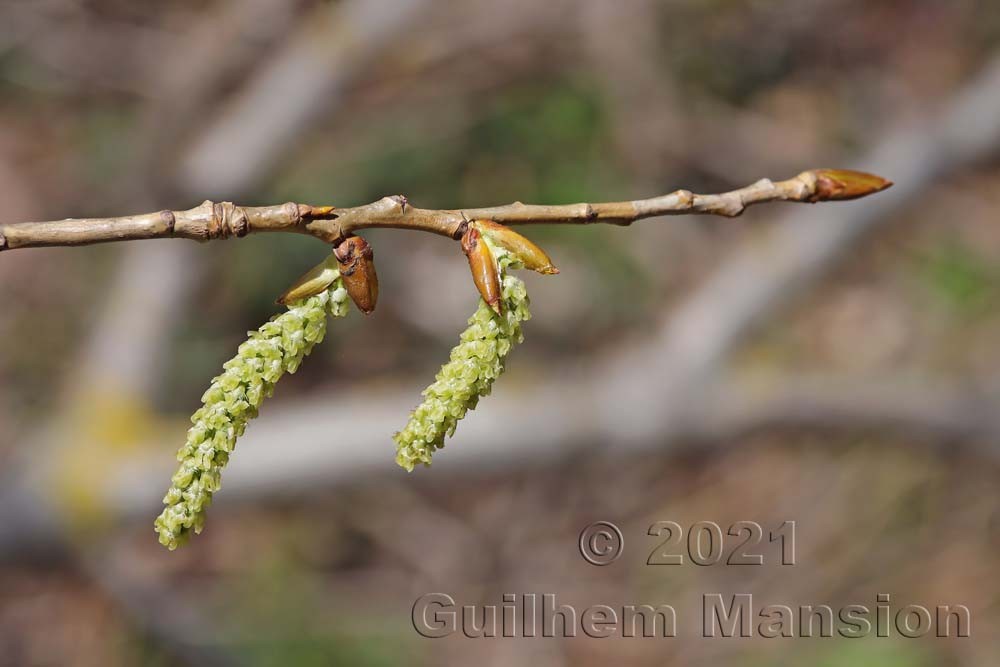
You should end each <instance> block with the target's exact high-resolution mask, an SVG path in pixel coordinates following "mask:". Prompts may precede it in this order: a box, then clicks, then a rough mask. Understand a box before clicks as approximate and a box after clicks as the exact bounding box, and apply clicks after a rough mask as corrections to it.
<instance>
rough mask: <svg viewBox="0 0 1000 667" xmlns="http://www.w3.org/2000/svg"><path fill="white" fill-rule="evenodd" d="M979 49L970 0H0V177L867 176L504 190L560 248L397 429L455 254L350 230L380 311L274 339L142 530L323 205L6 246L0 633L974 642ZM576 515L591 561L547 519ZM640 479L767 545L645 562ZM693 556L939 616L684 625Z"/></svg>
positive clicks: (585, 650)
mask: <svg viewBox="0 0 1000 667" xmlns="http://www.w3.org/2000/svg"><path fill="white" fill-rule="evenodd" d="M998 49H1000V5H998V4H997V3H996V2H993V1H991V0H952V1H951V2H938V1H935V0H909V1H905V0H877V1H871V0H807V1H800V2H794V3H791V2H762V1H751V0H716V1H713V2H706V1H703V0H702V1H699V0H662V1H654V0H630V1H629V2H609V1H606V0H587V1H583V0H576V1H572V2H571V1H569V0H548V1H547V2H537V1H534V0H510V1H508V2H502V3H499V2H490V1H487V0H473V1H470V2H464V3H460V4H459V3H443V2H430V1H428V0H396V1H391V2H390V1H389V0H341V1H340V2H319V1H315V0H294V1H286V2H278V1H277V0H241V1H234V0H184V1H181V2H171V3H135V2H126V1H124V0H89V1H85V0H36V1H31V2H29V1H26V0H21V1H7V2H4V3H3V4H2V5H0V220H3V221H4V222H17V221H26V220H46V219H58V218H62V217H68V216H74V217H82V216H97V215H122V214H126V213H133V212H144V211H153V210H157V209H161V208H175V209H179V208H188V207H190V206H193V205H196V204H197V203H199V202H201V201H202V200H203V199H206V198H211V199H213V200H215V201H220V200H224V199H231V200H235V201H237V202H239V203H242V204H270V203H281V202H285V201H295V202H304V203H311V204H334V205H338V206H351V205H356V204H361V203H366V202H368V201H372V200H375V199H378V198H379V197H381V196H383V195H387V194H394V193H403V194H405V195H407V196H408V197H409V199H410V201H411V202H412V203H413V204H414V205H417V206H421V207H427V208H459V207H472V206H486V205H492V204H501V203H507V202H510V201H513V200H521V201H525V202H538V203H570V202H576V201H605V200H619V199H629V198H638V197H649V196H654V195H658V194H663V193H666V192H669V191H671V190H674V189H676V188H680V187H684V188H689V189H692V190H694V191H696V192H718V191H723V190H728V189H731V188H734V187H740V186H743V185H746V184H748V183H750V182H752V181H755V180H757V179H758V178H762V177H770V178H786V177H790V176H793V175H795V174H796V173H798V172H800V171H802V170H804V169H809V168H815V167H856V168H863V169H868V170H871V171H875V172H877V173H879V174H881V175H883V176H885V177H887V178H890V179H892V180H894V181H895V182H896V186H895V187H894V188H893V189H892V190H889V191H887V192H885V193H882V194H880V195H878V196H876V197H873V198H870V199H866V200H863V201H859V202H849V203H837V204H827V205H818V206H802V205H792V204H771V205H763V206H758V207H754V208H753V209H751V210H750V211H748V212H747V214H746V215H745V216H743V217H742V218H739V219H737V220H728V219H721V218H720V219H716V218H707V217H706V218H697V217H675V218H668V219H658V220H648V221H643V222H640V223H637V224H635V225H633V226H632V227H629V228H617V227H608V226H599V225H595V226H588V227H531V228H529V229H528V230H527V232H526V233H527V234H528V235H529V236H531V237H532V239H534V240H536V241H537V242H539V243H540V244H542V245H543V246H544V247H545V248H546V249H547V250H548V251H549V253H550V254H551V255H552V257H553V258H554V260H555V262H556V264H557V265H558V266H559V267H560V268H561V269H562V273H561V275H559V276H557V277H552V278H547V277H542V276H536V275H529V276H526V277H525V279H526V281H527V283H528V288H529V293H530V294H531V296H532V303H533V312H534V319H533V320H532V321H531V322H529V323H528V324H527V325H526V327H525V333H526V340H525V342H524V344H523V346H521V347H519V348H518V349H516V350H515V351H514V353H513V354H512V356H511V358H510V360H509V364H508V372H507V374H506V375H505V376H504V377H503V378H501V380H500V381H499V382H498V383H497V385H496V387H495V390H494V393H493V395H492V396H491V397H490V398H488V399H486V400H484V401H483V402H482V403H481V404H480V407H479V408H478V409H477V410H476V412H475V413H473V414H472V415H471V416H470V417H469V418H468V419H467V420H466V421H465V422H463V423H461V424H460V425H459V428H458V431H457V434H456V436H455V437H454V438H453V439H452V440H450V441H449V443H448V446H447V447H446V448H445V449H444V450H443V451H441V452H439V453H438V454H437V456H436V457H435V464H434V466H433V468H430V469H418V470H416V471H414V472H413V473H412V474H409V475H407V474H406V473H404V472H403V471H402V470H401V469H399V468H397V467H395V465H394V463H393V455H394V445H393V443H392V441H391V439H390V438H391V435H392V433H393V432H394V431H396V430H398V429H399V428H401V427H402V426H403V424H404V423H405V421H406V417H407V414H408V410H409V409H411V408H412V407H413V406H414V405H416V403H417V402H418V401H419V398H420V391H421V390H422V389H423V388H424V386H426V385H427V384H428V383H429V382H430V381H431V379H432V378H433V375H434V373H435V372H436V370H437V368H438V367H439V366H440V364H441V363H443V362H444V361H445V360H446V359H447V355H448V351H449V349H450V347H451V346H452V345H453V344H454V343H455V341H456V339H457V335H458V332H459V331H460V330H461V329H462V328H463V326H464V323H465V319H466V318H467V317H468V316H469V315H470V314H471V313H472V311H473V310H474V308H475V304H476V298H477V296H476V293H475V291H474V288H473V287H472V284H471V281H469V280H468V278H467V271H468V268H467V265H466V262H465V259H464V257H463V256H462V255H461V254H460V253H459V251H458V247H457V245H456V244H454V243H451V242H449V241H447V240H445V239H442V238H439V237H432V236H430V235H427V234H414V233H409V232H399V231H391V230H389V231H385V230H380V231H373V232H371V233H370V234H367V237H368V238H369V240H370V241H371V243H372V245H373V246H374V247H375V250H376V257H377V259H378V271H379V276H380V280H381V295H382V296H381V299H380V303H379V309H378V311H377V312H376V313H375V314H374V315H372V316H371V317H368V318H363V317H361V316H359V315H357V314H356V313H352V315H351V316H350V317H348V318H347V319H346V320H344V321H337V322H335V323H333V324H332V325H331V328H330V331H329V333H328V336H327V340H326V341H325V342H324V343H323V345H322V346H320V347H318V348H317V349H316V350H315V351H314V352H313V354H312V356H311V357H310V358H309V359H308V360H307V362H306V363H305V364H304V365H303V367H302V369H301V370H300V371H299V372H298V373H296V374H295V375H294V376H289V377H286V378H285V379H284V380H283V381H282V382H281V383H280V385H279V386H278V388H277V392H276V395H275V397H274V398H273V399H271V400H269V401H267V402H266V403H265V405H264V406H263V410H262V415H261V417H260V418H259V419H258V420H257V421H255V422H253V423H251V425H250V427H249V429H248V432H247V435H246V437H245V439H243V440H241V442H240V445H239V447H238V450H237V452H236V454H235V456H234V458H233V461H232V463H231V464H230V466H229V467H228V468H227V470H226V474H225V477H224V480H225V481H224V485H223V489H222V491H221V492H220V493H219V494H218V495H217V497H216V502H215V504H214V506H213V508H212V510H211V511H210V513H209V517H208V524H207V527H206V530H205V532H204V533H203V534H202V535H201V536H200V537H197V538H195V539H193V540H192V542H191V543H190V544H189V545H188V546H187V547H186V548H184V549H182V550H179V551H177V552H174V553H168V552H167V551H166V550H164V549H162V548H161V547H160V546H159V545H158V544H157V542H156V536H155V534H154V533H153V530H152V520H153V518H154V517H155V516H156V514H157V513H158V511H159V506H160V505H159V503H160V499H161V497H162V494H163V493H164V491H165V490H166V487H167V484H168V481H169V478H170V475H171V473H172V469H173V466H174V463H175V461H174V454H175V452H176V450H177V448H178V447H179V446H180V445H181V444H182V442H183V440H184V432H185V429H186V427H187V419H188V416H189V415H190V413H191V412H193V411H194V410H195V408H197V407H198V405H199V400H198V399H199V397H200V396H201V393H202V392H203V391H204V389H205V387H206V386H207V384H208V382H209V380H210V379H211V378H212V377H213V376H214V375H215V374H216V373H217V372H218V371H219V369H220V368H221V365H222V363H223V362H224V361H225V360H227V359H228V358H229V357H230V356H232V354H233V352H234V351H235V349H236V347H237V346H238V344H239V343H240V342H241V340H242V339H243V336H244V333H245V332H246V331H247V330H249V329H254V328H256V327H257V326H259V325H260V323H262V322H263V321H265V320H266V319H267V318H268V317H269V316H270V315H272V314H273V313H275V312H276V311H277V307H276V306H275V305H274V298H275V297H276V295H278V294H279V293H280V292H281V291H282V290H283V289H284V288H285V287H286V286H287V285H288V283H289V282H290V281H291V280H293V279H294V278H295V277H296V276H298V275H299V274H300V273H301V272H302V271H303V270H304V269H306V268H308V267H309V266H311V265H312V264H314V263H316V262H318V261H319V260H320V259H321V258H322V257H323V256H324V253H326V252H328V250H326V249H325V248H324V247H323V246H322V245H321V244H319V243H318V242H317V241H316V240H315V239H312V238H309V237H296V236H294V235H264V236H251V237H248V238H245V239H241V240H238V241H233V240H231V241H228V242H221V241H220V242H213V243H209V244H204V245H199V244H196V243H192V242H189V241H183V240H171V241H144V242H135V243H129V244H120V245H105V246H91V247H85V248H76V249H66V248H53V249H32V250H19V251H16V252H6V253H2V254H0V300H2V302H3V304H4V307H3V309H2V310H0V350H2V354H0V475H2V481H0V664H3V665H81V666H87V665H101V666H109V665H176V664H190V665H215V664H225V665H282V666H285V665H296V666H297V665H307V666H311V665H317V666H318V665H334V664H352V665H397V664H428V665H467V664H482V665H507V664H537V665H597V664H608V663H609V662H612V661H613V662H615V663H619V664H637V665H654V664H656V665H665V664H666V665H703V664H704V665H707V664H713V665H714V664H719V663H737V664H744V665H775V664H778V665H793V664H794V665H798V664H813V665H829V666H834V665H984V666H985V665H994V664H996V661H997V659H998V658H1000V638H998V637H997V635H996V632H995V628H996V627H997V624H998V622H1000V585H998V584H997V580H996V575H995V573H996V569H997V566H998V565H1000V558H998V557H997V552H998V550H1000V502H998V501H1000V492H998V481H1000V466H998V462H1000V414H998V410H997V406H998V401H1000V344H998V342H1000V310H998V305H1000V224H998V222H997V210H998V207H1000V162H998V160H997V157H998V156H1000V50H998ZM597 520H607V521H613V522H615V523H616V524H618V525H619V526H620V527H621V529H622V532H623V534H624V536H625V549H624V553H623V555H622V557H621V558H620V559H619V560H618V561H616V562H615V563H614V564H612V565H610V566H608V567H594V566H592V565H589V564H588V563H587V562H585V561H584V560H583V559H582V558H581V557H580V554H579V553H578V550H577V539H578V536H579V533H580V531H581V529H582V528H583V527H584V526H586V525H587V524H589V523H591V522H593V521H597ZM660 520H673V521H676V522H678V523H680V524H681V525H683V526H690V525H691V524H692V523H694V522H697V521H715V522H717V523H719V524H720V525H722V526H723V528H725V527H727V526H728V525H730V524H732V523H733V522H735V521H756V522H758V523H759V524H761V525H762V526H763V527H764V529H765V530H772V529H776V528H777V527H779V526H780V525H781V523H782V522H783V521H795V522H796V550H797V554H796V557H797V564H796V565H795V566H781V565H778V564H777V563H775V562H774V560H773V559H767V560H766V561H765V565H763V566H759V567H758V566H726V565H722V564H720V565H715V566H705V567H699V566H697V565H694V564H693V563H690V562H688V563H686V564H684V565H682V566H648V565H646V559H647V557H648V556H649V554H650V553H651V552H653V550H654V548H655V547H656V546H657V544H658V543H659V542H662V539H657V538H655V537H650V536H648V535H647V529H648V528H649V526H650V525H651V524H652V523H653V522H655V521H660ZM769 553H770V552H769ZM431 592H445V593H448V594H450V595H452V596H453V597H454V598H455V599H456V600H457V601H458V602H459V604H477V605H483V604H496V605H499V604H500V600H501V596H502V594H503V593H511V592H516V593H522V594H523V593H531V592H535V593H555V594H556V595H557V597H558V599H559V601H560V602H563V603H567V604H573V605H576V606H577V607H578V608H580V609H582V608H585V607H588V606H591V605H595V604H607V605H611V606H619V607H620V606H621V605H622V604H641V603H651V604H662V603H669V604H673V605H674V606H675V607H676V608H677V611H678V626H679V628H678V635H679V636H678V637H676V638H673V639H620V638H619V639H604V640H596V639H588V638H586V637H577V638H575V639H503V640H501V639H492V640H490V639H479V640H470V639H465V638H463V637H461V636H453V637H450V638H446V639H437V640H428V639H422V638H421V637H419V636H418V635H417V633H416V632H415V631H414V629H413V627H412V624H411V620H410V613H411V608H412V606H413V603H414V600H416V598H417V597H419V596H421V595H424V594H426V593H431ZM706 593H724V594H727V595H729V594H733V593H753V594H754V597H755V600H759V601H760V603H761V604H766V603H781V604H787V605H792V606H797V605H802V604H828V605H831V606H832V607H834V608H835V609H836V608H839V607H843V606H845V605H848V604H864V605H867V606H869V607H871V608H872V609H874V606H875V599H876V597H875V596H876V595H877V594H879V593H888V594H891V596H892V601H893V602H892V604H893V605H894V609H898V608H901V607H902V606H903V605H906V604H911V603H913V604H922V605H924V606H926V607H929V608H931V609H933V607H935V606H936V605H941V604H963V605H966V606H967V607H968V608H969V609H970V611H971V616H972V636H971V638H968V639H956V638H950V639H937V638H933V637H924V638H920V639H906V638H903V637H901V636H900V635H899V634H898V633H896V632H895V631H894V632H893V633H892V636H890V637H888V638H874V637H871V638H868V639H859V640H844V639H798V640H790V639H778V640H765V639H742V640H736V639H729V640H722V639H704V638H701V637H700V634H701V633H700V623H701V606H700V599H701V598H700V596H701V595H703V594H706ZM578 634H579V633H578ZM932 634H933V633H932Z"/></svg>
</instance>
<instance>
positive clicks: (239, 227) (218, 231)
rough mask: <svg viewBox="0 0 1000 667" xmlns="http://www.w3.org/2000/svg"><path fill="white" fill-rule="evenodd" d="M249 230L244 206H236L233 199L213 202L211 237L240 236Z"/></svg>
mask: <svg viewBox="0 0 1000 667" xmlns="http://www.w3.org/2000/svg"><path fill="white" fill-rule="evenodd" d="M206 203H211V202H206ZM298 211H299V209H298V206H296V207H295V213H296V214H298ZM249 232H250V220H249V218H248V217H247V212H246V210H244V209H243V207H242V206H236V205H235V204H233V202H231V201H224V202H219V203H218V204H212V219H211V220H210V221H209V224H208V238H209V239H226V238H229V237H230V236H235V237H237V238H240V237H243V236H246V235H247V234H248V233H249Z"/></svg>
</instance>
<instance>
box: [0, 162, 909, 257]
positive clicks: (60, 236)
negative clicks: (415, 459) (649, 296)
mask: <svg viewBox="0 0 1000 667" xmlns="http://www.w3.org/2000/svg"><path fill="white" fill-rule="evenodd" d="M890 185H892V183H891V182H889V181H887V180H885V179H883V178H880V177H878V176H872V175H870V174H864V173H861V172H853V171H838V170H829V169H817V170H812V171H805V172H802V173H801V174H799V175H798V176H796V177H794V178H790V179H788V180H784V181H777V182H775V181H771V180H768V179H766V178H765V179H762V180H760V181H757V182H756V183H754V184H752V185H748V186H746V187H744V188H740V189H738V190H733V191H731V192H725V193H722V194H712V195H699V194H694V193H692V192H690V191H688V190H677V191H676V192H672V193H670V194H666V195H662V196H660V197H653V198H652V199H638V200H634V201H623V202H604V203H596V204H587V203H581V204H566V205H556V206H546V205H538V204H522V203H521V202H514V203H513V204H508V205H506V206H493V207H487V208H473V209H464V210H434V209H422V208H416V207H413V206H410V205H409V202H408V201H407V199H406V197H404V196H402V195H393V196H390V197H383V198H382V199H380V200H378V201H376V202H372V203H371V204H366V205H364V206H356V207H353V208H342V209H338V208H335V207H333V206H309V205H307V204H294V203H288V204H279V205H274V206H236V205H235V204H233V203H232V202H221V203H213V202H211V201H205V202H204V203H202V204H201V205H199V206H196V207H194V208H192V209H188V210H186V211H158V212H156V213H146V214H142V215H128V216H122V217H117V218H69V219H66V220H57V221H52V222H22V223H15V224H7V225H0V250H7V249H13V248H30V247H37V246H74V245H86V244H91V243H107V242H111V241H131V240H139V239H155V238H187V239H194V240H197V241H209V240H212V239H224V238H229V237H231V236H236V237H240V236H246V235H247V234H250V233H256V232H295V233H300V234H310V235H312V236H315V237H316V238H318V239H320V240H322V241H324V242H326V243H334V242H336V241H337V240H338V239H341V238H343V237H345V236H348V235H349V234H351V233H352V232H354V231H357V230H360V229H365V228H370V227H394V228H398V229H413V230H419V231H425V232H431V233H433V234H440V235H442V236H448V237H450V238H458V237H459V236H460V235H461V232H462V230H463V229H464V223H466V222H467V221H469V220H477V219H487V220H495V221H496V222H499V223H503V224H508V225H522V224H592V223H610V224H615V225H628V224H631V223H632V222H634V221H636V220H641V219H643V218H650V217H655V216H662V215H682V214H686V213H694V214H709V215H722V216H726V217H735V216H738V215H740V214H742V213H743V211H744V210H745V209H746V207H747V206H750V205H751V204H760V203H764V202H772V201H791V202H807V203H815V202H818V201H832V200H840V199H855V198H858V197H863V196H865V195H868V194H872V193H874V192H879V191H881V190H884V189H885V188H887V187H889V186H890Z"/></svg>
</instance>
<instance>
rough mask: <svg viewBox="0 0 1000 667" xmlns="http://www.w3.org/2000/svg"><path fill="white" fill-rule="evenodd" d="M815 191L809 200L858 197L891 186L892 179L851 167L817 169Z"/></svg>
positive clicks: (835, 199)
mask: <svg viewBox="0 0 1000 667" xmlns="http://www.w3.org/2000/svg"><path fill="white" fill-rule="evenodd" d="M813 174H815V176H816V191H815V192H814V193H813V196H812V197H811V198H810V201H814V202H817V201H841V200H846V199H858V198H859V197H866V196H868V195H871V194H875V193H876V192H881V191H882V190H885V189H887V188H890V187H892V181H890V180H888V179H885V178H882V177H881V176H876V175H875V174H869V173H866V172H863V171H853V170H851V169H817V170H815V171H814V172H813Z"/></svg>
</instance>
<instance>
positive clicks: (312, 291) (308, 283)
mask: <svg viewBox="0 0 1000 667" xmlns="http://www.w3.org/2000/svg"><path fill="white" fill-rule="evenodd" d="M336 279H337V261H336V259H335V258H334V257H333V256H330V255H328V256H327V258H326V259H324V260H323V261H322V262H320V263H319V264H317V265H316V266H314V267H312V268H311V269H309V270H308V271H306V272H305V273H303V274H302V275H301V276H300V277H299V279H298V280H296V281H295V282H294V283H292V286H291V287H289V288H288V289H287V290H285V293H284V294H282V295H281V296H279V297H278V303H280V304H281V305H283V306H287V305H288V304H290V303H291V302H293V301H298V300H299V299H305V298H307V297H310V296H314V295H316V294H319V293H320V292H322V291H323V290H325V289H326V288H327V287H329V286H330V285H332V284H333V281H334V280H336Z"/></svg>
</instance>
